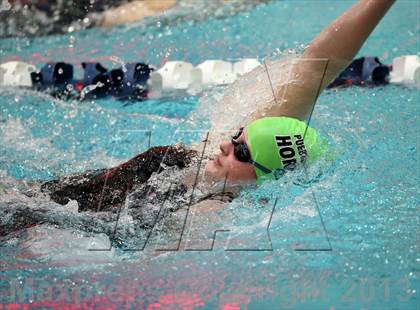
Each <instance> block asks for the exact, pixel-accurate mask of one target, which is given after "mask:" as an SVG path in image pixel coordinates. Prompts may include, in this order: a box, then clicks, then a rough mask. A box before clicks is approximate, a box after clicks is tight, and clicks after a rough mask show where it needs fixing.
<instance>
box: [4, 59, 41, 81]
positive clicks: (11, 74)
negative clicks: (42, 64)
mask: <svg viewBox="0 0 420 310" xmlns="http://www.w3.org/2000/svg"><path fill="white" fill-rule="evenodd" d="M35 71H36V67H35V66H34V65H30V64H28V63H25V62H22V61H9V62H6V63H3V64H1V65H0V86H15V87H16V86H20V87H31V86H32V79H31V72H35Z"/></svg>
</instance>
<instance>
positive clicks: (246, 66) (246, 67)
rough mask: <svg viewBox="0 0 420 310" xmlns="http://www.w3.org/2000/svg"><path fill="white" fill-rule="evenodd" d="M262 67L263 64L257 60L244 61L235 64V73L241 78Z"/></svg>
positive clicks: (247, 59)
mask: <svg viewBox="0 0 420 310" xmlns="http://www.w3.org/2000/svg"><path fill="white" fill-rule="evenodd" d="M260 65H261V63H260V62H259V61H258V60H257V59H255V58H246V59H242V60H240V61H238V62H235V63H234V64H233V73H234V74H236V76H241V75H244V74H246V73H248V72H251V71H252V70H254V69H255V68H256V67H258V66H260Z"/></svg>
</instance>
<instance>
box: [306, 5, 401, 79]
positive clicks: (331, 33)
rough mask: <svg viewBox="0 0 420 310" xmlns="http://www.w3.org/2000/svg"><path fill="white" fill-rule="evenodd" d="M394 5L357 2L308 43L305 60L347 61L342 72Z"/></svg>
mask: <svg viewBox="0 0 420 310" xmlns="http://www.w3.org/2000/svg"><path fill="white" fill-rule="evenodd" d="M394 2H395V0H360V1H359V2H357V3H356V4H355V5H353V6H352V7H351V8H350V9H348V10H347V11H346V12H344V13H343V14H342V15H341V16H339V17H338V18H337V19H336V20H335V21H334V22H332V23H331V24H330V25H329V26H328V27H327V28H325V29H324V30H323V31H322V32H321V33H320V34H319V35H318V36H317V37H316V38H315V39H314V40H313V41H312V42H311V43H310V45H309V47H308V48H307V50H306V51H305V54H304V56H305V57H310V58H327V59H330V60H338V61H344V62H346V61H347V63H346V64H345V63H344V62H343V69H344V68H345V66H347V64H348V63H350V61H352V60H353V58H354V56H355V55H356V54H357V52H358V51H359V49H360V48H361V47H362V45H363V43H364V42H365V41H366V39H367V38H368V36H369V35H370V33H371V32H372V31H373V29H374V28H375V27H376V25H377V24H378V23H379V21H380V20H381V19H382V17H383V16H384V15H385V14H386V12H387V11H388V10H389V8H390V7H391V6H392V5H393V4H394ZM338 73H339V72H337V74H338Z"/></svg>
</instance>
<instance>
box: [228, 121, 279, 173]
mask: <svg viewBox="0 0 420 310" xmlns="http://www.w3.org/2000/svg"><path fill="white" fill-rule="evenodd" d="M243 131H244V128H243V127H241V128H239V131H238V132H237V133H236V134H235V135H234V136H232V139H231V143H232V144H233V147H234V150H233V154H234V155H235V157H236V159H237V160H239V161H241V162H243V163H251V164H253V165H254V166H255V167H257V168H258V169H260V170H261V171H262V172H264V173H266V174H269V173H271V170H270V169H267V168H266V167H264V166H263V165H260V164H259V163H257V162H256V161H254V160H253V159H252V158H251V152H250V151H249V148H248V146H247V145H246V143H244V142H237V141H236V139H238V138H239V137H240V136H241V134H242V132H243Z"/></svg>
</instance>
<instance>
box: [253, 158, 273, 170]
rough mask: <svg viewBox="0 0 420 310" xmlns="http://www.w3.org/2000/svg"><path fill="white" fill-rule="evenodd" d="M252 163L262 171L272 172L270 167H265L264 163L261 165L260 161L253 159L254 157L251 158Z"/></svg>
mask: <svg viewBox="0 0 420 310" xmlns="http://www.w3.org/2000/svg"><path fill="white" fill-rule="evenodd" d="M251 163H252V164H253V165H254V166H255V167H257V168H258V169H260V170H261V171H262V172H264V173H265V174H270V173H271V170H270V169H267V168H266V167H264V166H263V165H260V164H259V163H257V162H256V161H253V160H252V159H251Z"/></svg>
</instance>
